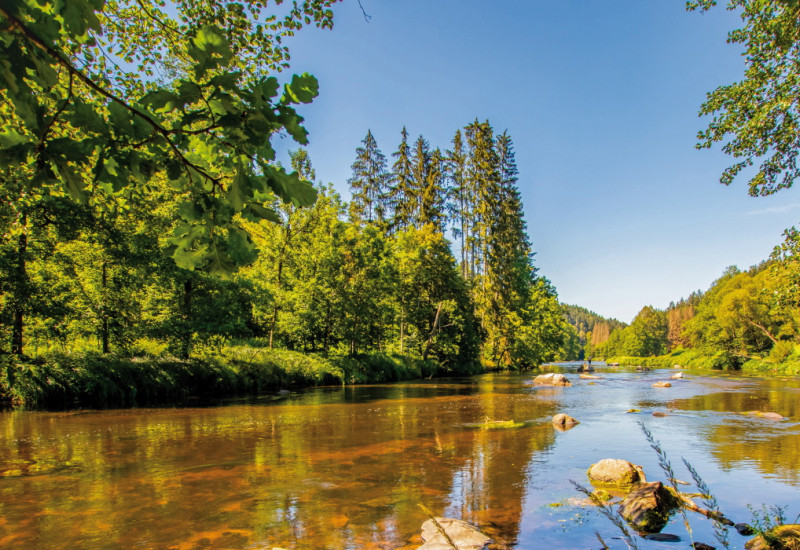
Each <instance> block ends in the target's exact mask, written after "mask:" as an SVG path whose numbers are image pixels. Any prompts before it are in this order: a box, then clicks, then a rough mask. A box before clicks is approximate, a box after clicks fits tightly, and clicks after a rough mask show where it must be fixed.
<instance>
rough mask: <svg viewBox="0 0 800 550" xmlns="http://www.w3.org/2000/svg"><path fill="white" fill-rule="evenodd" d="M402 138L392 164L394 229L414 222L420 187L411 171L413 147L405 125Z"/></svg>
mask: <svg viewBox="0 0 800 550" xmlns="http://www.w3.org/2000/svg"><path fill="white" fill-rule="evenodd" d="M401 135H402V140H401V141H400V145H399V146H398V148H397V151H395V152H394V153H392V156H393V157H394V158H395V159H396V160H395V162H394V164H393V165H392V174H391V186H390V190H389V200H388V201H387V202H388V203H389V205H390V207H391V209H392V223H391V227H392V230H393V231H400V230H403V229H405V228H406V227H409V226H410V225H412V224H413V223H414V219H415V217H416V210H417V209H416V206H417V203H418V194H419V189H418V188H417V187H416V186H415V185H414V177H413V175H412V173H411V149H410V147H409V146H408V130H406V127H405V126H403V131H402V132H401Z"/></svg>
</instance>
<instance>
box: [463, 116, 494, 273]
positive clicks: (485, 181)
mask: <svg viewBox="0 0 800 550" xmlns="http://www.w3.org/2000/svg"><path fill="white" fill-rule="evenodd" d="M465 134H466V136H467V144H468V146H469V155H468V157H467V179H468V186H469V187H470V188H471V190H472V191H473V192H474V195H475V201H474V206H473V212H472V217H473V223H472V224H471V227H470V232H469V235H468V237H467V247H468V249H469V274H470V277H475V276H477V275H482V274H483V273H485V271H486V261H487V259H486V256H487V247H488V237H489V231H490V223H491V221H492V219H493V218H492V216H493V215H494V214H495V213H496V210H497V206H496V203H497V200H498V195H499V190H500V171H499V165H500V161H499V159H498V156H497V151H496V149H495V146H494V137H493V130H492V127H491V125H490V124H489V122H488V121H486V122H478V121H477V120H475V121H474V122H473V123H472V124H470V125H469V126H467V127H466V128H465Z"/></svg>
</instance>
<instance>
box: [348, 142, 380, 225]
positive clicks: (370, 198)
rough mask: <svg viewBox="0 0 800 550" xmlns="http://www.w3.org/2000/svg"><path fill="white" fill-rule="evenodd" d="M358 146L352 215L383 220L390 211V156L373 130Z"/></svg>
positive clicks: (352, 180)
mask: <svg viewBox="0 0 800 550" xmlns="http://www.w3.org/2000/svg"><path fill="white" fill-rule="evenodd" d="M361 143H362V144H363V145H364V146H363V147H359V148H357V149H356V160H355V162H354V163H353V165H352V167H351V168H352V170H353V177H352V178H350V179H349V180H348V183H349V184H350V191H351V194H352V200H351V202H350V219H351V220H353V221H364V222H367V223H373V222H383V221H384V220H385V217H386V214H387V208H386V200H387V183H388V174H387V172H386V157H385V156H384V155H383V153H381V150H380V149H379V148H378V143H377V142H376V141H375V136H373V135H372V131H371V130H367V135H366V136H365V137H364V139H363V140H362V142H361Z"/></svg>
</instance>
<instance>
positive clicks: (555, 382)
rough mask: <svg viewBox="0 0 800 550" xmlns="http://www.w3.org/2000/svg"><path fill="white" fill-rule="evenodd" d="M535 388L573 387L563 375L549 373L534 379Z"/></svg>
mask: <svg viewBox="0 0 800 550" xmlns="http://www.w3.org/2000/svg"><path fill="white" fill-rule="evenodd" d="M533 384H534V386H571V385H572V384H571V383H570V381H569V380H568V379H567V377H566V376H564V375H563V374H561V373H558V372H548V373H547V374H540V375H539V376H537V377H536V378H534V379H533Z"/></svg>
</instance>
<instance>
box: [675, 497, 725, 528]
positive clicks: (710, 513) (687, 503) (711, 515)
mask: <svg viewBox="0 0 800 550" xmlns="http://www.w3.org/2000/svg"><path fill="white" fill-rule="evenodd" d="M678 498H679V499H680V501H681V502H682V503H683V507H684V508H686V509H687V510H691V511H692V512H697V513H698V514H702V515H704V516H705V517H707V518H708V519H713V520H714V521H718V522H720V523H723V524H725V525H730V526H733V525H734V523H733V522H732V521H731V520H729V519H728V518H726V517H725V516H723V515H722V514H721V513H720V512H715V511H714V510H706V509H705V508H700V507H699V506H698V505H697V504H695V503H694V501H693V500H692V499H690V498H689V497H687V496H686V495H684V494H683V493H678Z"/></svg>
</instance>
